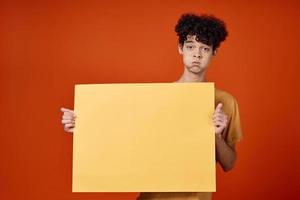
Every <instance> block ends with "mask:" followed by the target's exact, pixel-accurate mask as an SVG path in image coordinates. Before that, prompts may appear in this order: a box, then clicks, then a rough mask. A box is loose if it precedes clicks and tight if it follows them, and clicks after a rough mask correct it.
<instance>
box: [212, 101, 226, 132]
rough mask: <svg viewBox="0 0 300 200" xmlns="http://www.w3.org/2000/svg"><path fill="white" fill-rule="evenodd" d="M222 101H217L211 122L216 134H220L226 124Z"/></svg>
mask: <svg viewBox="0 0 300 200" xmlns="http://www.w3.org/2000/svg"><path fill="white" fill-rule="evenodd" d="M222 106H223V104H222V103H219V104H218V105H217V107H216V110H215V112H214V115H213V123H214V127H215V133H216V135H217V136H221V133H222V131H223V130H224V129H225V127H226V126H227V121H228V120H227V115H226V114H225V113H224V112H223V110H222Z"/></svg>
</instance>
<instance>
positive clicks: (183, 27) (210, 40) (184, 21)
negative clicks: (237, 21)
mask: <svg viewBox="0 0 300 200" xmlns="http://www.w3.org/2000/svg"><path fill="white" fill-rule="evenodd" d="M175 32H176V33H177V35H178V37H179V38H178V40H179V44H181V45H182V46H183V44H184V41H186V39H187V36H188V35H190V36H193V35H195V36H196V41H198V42H199V41H200V42H202V43H204V44H206V45H209V46H210V45H212V47H213V50H215V49H217V48H218V47H219V46H220V43H221V42H223V41H224V40H225V39H226V37H227V35H228V32H227V30H226V24H225V23H224V22H223V21H222V20H220V19H218V18H216V17H214V16H213V15H195V14H192V13H187V14H183V15H182V16H181V17H180V19H179V20H178V22H177V24H176V26H175Z"/></svg>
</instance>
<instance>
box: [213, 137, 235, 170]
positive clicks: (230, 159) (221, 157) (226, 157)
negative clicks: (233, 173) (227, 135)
mask: <svg viewBox="0 0 300 200" xmlns="http://www.w3.org/2000/svg"><path fill="white" fill-rule="evenodd" d="M215 137H216V159H217V161H218V162H219V163H220V164H221V166H222V168H223V170H224V171H226V172H227V171H229V170H231V169H232V168H233V167H234V163H235V160H236V152H235V149H234V147H231V146H229V145H228V144H227V143H226V142H225V140H224V139H223V138H222V137H221V136H218V135H217V134H216V136H215Z"/></svg>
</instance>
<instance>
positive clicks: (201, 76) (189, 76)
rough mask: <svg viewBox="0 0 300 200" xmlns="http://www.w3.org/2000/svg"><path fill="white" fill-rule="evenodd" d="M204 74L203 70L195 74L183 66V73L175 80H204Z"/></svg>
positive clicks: (180, 81) (182, 81) (179, 81)
mask: <svg viewBox="0 0 300 200" xmlns="http://www.w3.org/2000/svg"><path fill="white" fill-rule="evenodd" d="M205 74H206V71H205V70H204V71H201V72H199V73H197V74H195V73H192V72H190V71H188V70H186V68H185V69H184V72H183V74H182V75H181V77H180V78H179V79H178V80H177V81H176V82H178V83H184V82H206V77H205Z"/></svg>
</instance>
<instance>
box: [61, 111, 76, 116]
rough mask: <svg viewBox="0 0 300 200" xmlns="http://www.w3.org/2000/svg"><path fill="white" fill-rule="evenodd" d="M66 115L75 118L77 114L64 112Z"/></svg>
mask: <svg viewBox="0 0 300 200" xmlns="http://www.w3.org/2000/svg"><path fill="white" fill-rule="evenodd" d="M64 115H66V116H72V117H75V113H71V112H68V111H66V112H64Z"/></svg>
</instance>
